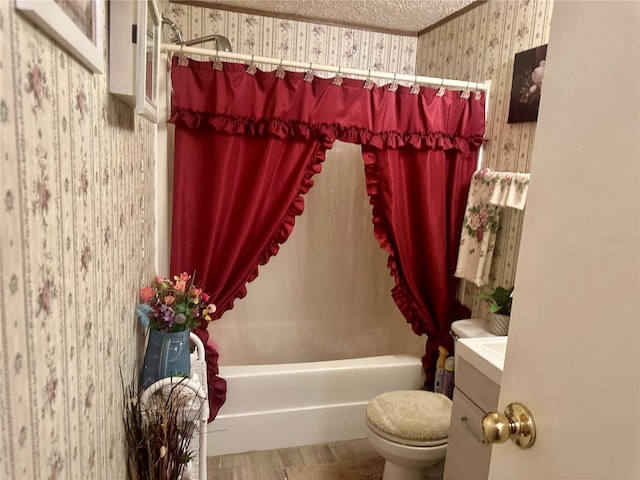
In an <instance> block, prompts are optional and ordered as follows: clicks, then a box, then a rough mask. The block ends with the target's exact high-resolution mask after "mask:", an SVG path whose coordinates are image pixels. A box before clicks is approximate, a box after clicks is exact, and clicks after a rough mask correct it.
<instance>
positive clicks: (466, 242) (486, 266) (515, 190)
mask: <svg viewBox="0 0 640 480" xmlns="http://www.w3.org/2000/svg"><path fill="white" fill-rule="evenodd" d="M529 180H530V174H528V173H513V172H492V171H491V170H489V169H484V170H478V171H477V172H475V173H474V174H473V177H472V179H471V186H470V188H469V197H468V198H467V209H466V211H465V213H464V223H463V225H462V235H461V238H460V249H459V250H458V264H457V266H456V271H455V273H454V275H455V276H456V277H458V278H464V279H465V280H469V281H471V282H473V283H475V284H476V285H477V286H479V287H482V286H483V285H486V284H487V283H488V282H489V272H490V270H491V259H492V258H493V250H494V249H495V246H496V236H497V232H498V226H499V225H500V210H501V208H500V207H513V208H517V209H519V210H524V205H525V202H526V200H527V190H528V188H529Z"/></svg>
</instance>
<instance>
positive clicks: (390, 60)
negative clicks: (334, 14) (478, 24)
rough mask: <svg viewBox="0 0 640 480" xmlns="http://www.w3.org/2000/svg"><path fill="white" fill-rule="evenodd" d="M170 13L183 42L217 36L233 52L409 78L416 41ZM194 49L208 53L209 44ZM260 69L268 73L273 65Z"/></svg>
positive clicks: (195, 11)
mask: <svg viewBox="0 0 640 480" xmlns="http://www.w3.org/2000/svg"><path fill="white" fill-rule="evenodd" d="M170 8H171V13H170V15H171V19H172V20H173V21H174V22H176V23H177V24H178V25H179V26H180V28H181V29H182V33H183V36H184V38H185V40H191V39H194V38H199V37H204V36H206V35H212V34H219V35H224V36H225V37H227V38H228V39H229V41H230V42H231V47H232V50H233V51H234V52H238V53H245V54H254V55H261V56H267V57H274V58H284V59H287V60H295V61H300V62H313V63H319V64H324V65H340V66H342V67H352V68H362V69H371V70H378V71H385V72H398V73H408V74H412V73H414V70H415V59H416V43H417V38H416V37H411V36H403V35H391V34H384V33H377V32H371V31H367V30H359V29H354V28H347V27H338V26H332V25H324V24H317V23H309V22H299V21H295V20H284V19H279V18H273V17H266V16H259V15H248V14H244V13H237V12H230V11H225V10H215V9H212V8H207V7H198V6H190V5H183V4H179V3H171V7H170ZM197 46H202V47H203V48H207V46H208V47H209V48H211V47H212V43H209V44H206V43H204V44H199V45H197ZM258 66H259V67H260V65H258ZM261 68H264V69H265V70H273V67H272V66H262V67H261ZM318 75H320V76H326V75H327V74H324V73H323V72H318Z"/></svg>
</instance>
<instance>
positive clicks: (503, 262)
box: [416, 0, 553, 316]
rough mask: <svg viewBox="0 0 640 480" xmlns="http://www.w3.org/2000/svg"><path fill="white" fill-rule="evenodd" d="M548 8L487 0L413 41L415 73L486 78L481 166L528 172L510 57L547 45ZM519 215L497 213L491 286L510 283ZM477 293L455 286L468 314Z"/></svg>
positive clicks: (533, 2) (530, 128)
mask: <svg viewBox="0 0 640 480" xmlns="http://www.w3.org/2000/svg"><path fill="white" fill-rule="evenodd" d="M552 7H553V2H552V1H550V0H549V1H544V0H512V1H509V2H505V1H499V0H489V1H488V2H486V3H483V4H481V5H479V6H478V7H476V8H473V9H471V10H469V11H467V12H466V13H464V14H463V15H460V16H458V17H456V18H454V19H453V20H451V21H449V22H447V23H445V24H443V25H441V26H439V27H437V28H435V29H433V30H431V31H428V32H426V33H425V34H423V35H421V36H420V37H419V39H418V51H417V60H416V71H417V73H418V74H419V75H431V76H439V77H445V78H459V79H463V80H470V81H475V80H477V81H484V80H491V91H490V96H489V118H488V121H487V130H486V137H487V138H488V139H489V141H488V142H487V143H486V144H485V146H484V154H483V155H484V158H483V167H485V168H490V169H492V170H497V171H514V172H530V171H531V156H532V153H533V143H534V138H535V133H536V124H535V123H516V124H507V117H508V112H509V98H510V94H511V80H512V75H513V60H514V55H515V54H516V53H518V52H521V51H523V50H527V49H529V48H532V47H536V46H539V45H544V44H546V43H548V41H549V27H550V23H551V11H552ZM542 102H544V93H543V94H542ZM533 183H534V184H535V179H534V180H533ZM525 214H526V210H525V211H524V212H522V211H520V210H514V209H511V208H506V209H504V210H503V212H502V214H501V220H500V231H499V232H498V237H497V241H496V249H495V252H494V255H493V262H492V267H491V272H490V275H489V281H490V283H491V285H493V286H503V287H511V286H512V285H513V282H514V278H515V272H516V263H517V258H518V250H519V246H520V234H521V232H522V221H523V218H524V215H525ZM477 293H479V289H478V287H476V286H475V285H473V284H472V283H471V282H467V281H464V282H463V284H462V285H461V289H460V297H461V300H462V301H463V303H464V304H465V305H467V306H469V307H471V308H472V312H473V315H474V316H484V315H485V314H486V313H487V311H488V310H487V306H486V304H485V302H482V301H480V300H479V299H478V298H476V294H477ZM516 295H517V290H516Z"/></svg>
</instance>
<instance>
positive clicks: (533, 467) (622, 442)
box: [489, 1, 640, 480]
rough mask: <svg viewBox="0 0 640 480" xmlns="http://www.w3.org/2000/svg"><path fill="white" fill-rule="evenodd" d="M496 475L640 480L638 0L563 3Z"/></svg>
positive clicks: (518, 291)
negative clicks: (511, 423) (517, 425)
mask: <svg viewBox="0 0 640 480" xmlns="http://www.w3.org/2000/svg"><path fill="white" fill-rule="evenodd" d="M535 142H536V143H535V147H534V152H533V162H532V165H533V169H532V172H531V187H530V189H529V197H528V199H527V211H526V215H525V220H524V227H523V234H522V243H521V248H520V257H519V260H518V272H517V275H516V279H515V292H514V303H513V310H512V316H511V326H510V330H509V341H508V347H507V354H506V361H505V368H504V373H503V379H502V389H501V392H500V400H499V405H500V409H501V410H502V411H504V407H505V406H506V405H507V404H508V403H511V402H514V401H518V402H521V403H523V404H525V405H526V406H527V407H528V408H529V409H530V410H531V412H532V414H533V416H534V419H535V423H536V427H537V440H536V443H535V444H534V445H533V447H532V448H530V449H528V450H525V449H520V448H518V447H517V446H516V445H515V444H514V443H512V442H507V443H505V444H501V445H494V446H493V453H492V458H491V466H490V473H489V478H490V479H494V480H495V479H509V480H515V479H528V480H532V479H552V478H553V479H580V480H582V479H607V480H609V479H638V478H640V440H639V432H640V421H639V420H640V419H639V411H640V395H639V383H640V358H639V354H638V352H639V349H640V329H639V324H640V309H639V293H640V280H639V278H640V255H639V250H640V231H639V220H640V219H639V217H640V208H639V207H640V197H639V194H638V191H639V180H640V175H639V173H640V169H639V164H640V3H638V2H589V1H585V2H568V1H556V2H555V4H554V12H553V18H552V23H551V35H550V40H549V48H548V55H547V63H546V72H545V76H544V85H543V91H542V106H541V111H540V116H539V119H538V127H537V134H536V140H535Z"/></svg>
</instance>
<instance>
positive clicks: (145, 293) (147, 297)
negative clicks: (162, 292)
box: [140, 286, 156, 303]
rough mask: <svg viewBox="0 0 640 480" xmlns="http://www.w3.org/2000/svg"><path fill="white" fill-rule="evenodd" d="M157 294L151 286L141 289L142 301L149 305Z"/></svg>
mask: <svg viewBox="0 0 640 480" xmlns="http://www.w3.org/2000/svg"><path fill="white" fill-rule="evenodd" d="M155 293H156V292H155V290H154V289H153V288H151V287H149V286H146V287H142V288H141V289H140V300H142V301H143V302H144V303H149V302H150V301H151V299H152V298H153V296H154V295H155Z"/></svg>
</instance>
